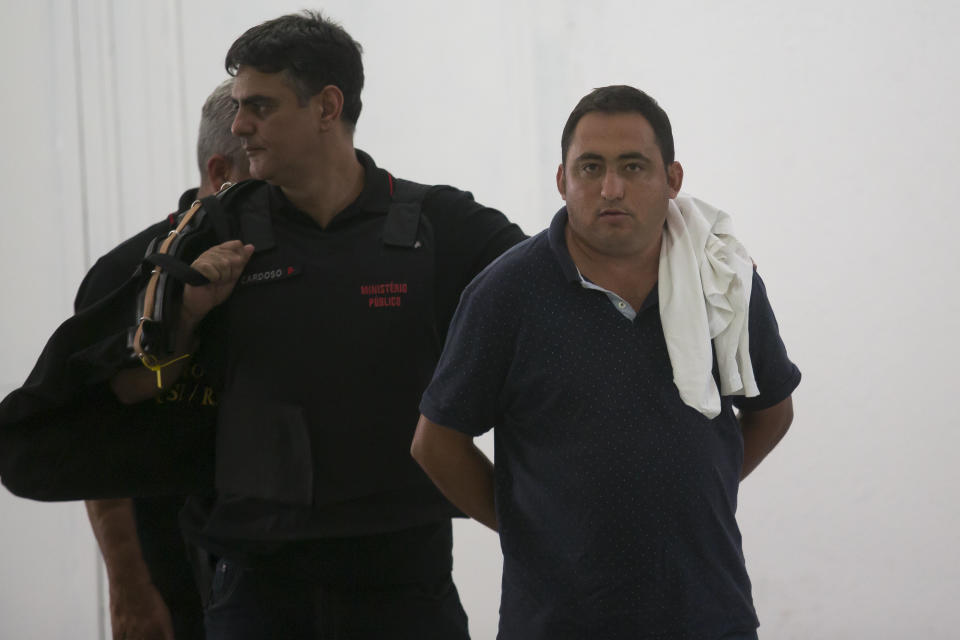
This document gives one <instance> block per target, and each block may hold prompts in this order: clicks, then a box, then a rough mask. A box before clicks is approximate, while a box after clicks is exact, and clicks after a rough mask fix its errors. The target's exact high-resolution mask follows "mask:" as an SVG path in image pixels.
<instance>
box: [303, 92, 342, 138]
mask: <svg viewBox="0 0 960 640" xmlns="http://www.w3.org/2000/svg"><path fill="white" fill-rule="evenodd" d="M310 108H311V109H313V112H314V115H315V117H316V119H317V124H318V126H319V127H320V130H321V131H325V130H327V129H329V128H330V127H331V126H332V125H333V123H334V122H336V121H337V120H339V119H340V116H341V115H342V114H343V92H342V91H340V87H337V86H335V85H332V84H328V85H327V86H325V87H324V88H323V89H322V90H321V91H320V93H318V94H316V95H315V96H313V97H311V98H310Z"/></svg>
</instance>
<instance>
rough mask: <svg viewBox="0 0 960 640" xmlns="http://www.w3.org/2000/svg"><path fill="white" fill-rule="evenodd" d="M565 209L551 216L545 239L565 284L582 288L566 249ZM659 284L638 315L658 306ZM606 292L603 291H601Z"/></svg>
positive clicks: (584, 280) (575, 268) (578, 275)
mask: <svg viewBox="0 0 960 640" xmlns="http://www.w3.org/2000/svg"><path fill="white" fill-rule="evenodd" d="M566 231H567V208H566V207H562V208H561V209H560V210H559V211H557V213H556V214H555V215H554V216H553V220H552V221H551V222H550V229H549V230H548V231H547V238H548V239H549V240H550V249H551V250H552V251H553V255H554V257H555V258H556V259H557V262H558V263H559V265H560V270H561V271H563V275H564V278H566V280H567V282H575V283H577V284H578V285H581V286H582V283H584V282H588V281H587V280H586V279H585V278H584V277H583V275H582V274H581V273H580V269H578V268H577V265H576V264H574V262H573V258H571V257H570V249H569V248H568V247H567V233H566ZM658 289H659V283H658V284H655V285H654V286H653V289H652V290H651V291H650V293H649V295H647V297H646V299H645V300H644V301H643V304H642V305H641V306H640V308H639V309H636V310H635V311H637V312H638V313H640V312H643V311H646V310H647V309H649V308H650V307H652V306H654V305H658V304H659V299H660V298H659V291H658ZM603 290H604V291H606V290H605V289H603Z"/></svg>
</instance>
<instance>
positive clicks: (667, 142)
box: [560, 84, 673, 169]
mask: <svg viewBox="0 0 960 640" xmlns="http://www.w3.org/2000/svg"><path fill="white" fill-rule="evenodd" d="M594 111H599V112H600V113H639V114H640V115H642V116H643V117H644V118H646V120H647V122H649V123H650V126H651V127H652V128H653V135H654V138H655V139H656V141H657V146H658V147H659V148H660V155H661V157H662V158H663V167H664V168H665V169H666V168H667V167H669V166H670V165H671V164H673V129H671V128H670V118H668V117H667V112H666V111H664V110H663V109H661V108H660V105H659V104H657V101H656V100H654V99H653V98H651V97H650V96H648V95H647V94H645V93H644V92H643V91H640V89H635V88H633V87H630V86H627V85H623V84H617V85H613V86H609V87H600V88H598V89H594V90H593V91H591V92H590V93H588V94H587V95H585V96H584V97H583V98H581V99H580V102H578V103H577V106H575V107H574V108H573V111H571V112H570V117H569V118H567V124H565V125H564V126H563V134H562V135H561V136H560V153H561V162H562V163H563V165H564V166H566V165H567V150H568V149H569V148H570V140H571V139H573V131H574V129H576V128H577V123H578V122H580V119H581V118H583V116H585V115H587V114H588V113H592V112H594Z"/></svg>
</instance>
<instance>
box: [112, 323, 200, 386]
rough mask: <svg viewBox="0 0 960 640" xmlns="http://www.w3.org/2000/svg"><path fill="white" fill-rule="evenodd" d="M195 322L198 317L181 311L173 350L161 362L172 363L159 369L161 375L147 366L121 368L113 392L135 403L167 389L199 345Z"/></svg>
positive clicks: (114, 378)
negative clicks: (186, 315)
mask: <svg viewBox="0 0 960 640" xmlns="http://www.w3.org/2000/svg"><path fill="white" fill-rule="evenodd" d="M196 326H197V323H196V321H194V320H193V319H192V318H186V317H185V316H184V314H183V313H181V317H180V323H179V325H178V329H177V339H176V344H175V345H174V352H173V353H171V354H167V356H166V357H165V360H164V361H161V364H163V362H170V364H168V365H166V366H164V367H163V368H161V369H160V377H159V378H158V377H157V372H156V371H153V370H151V369H148V368H147V367H145V366H139V367H131V368H129V369H122V370H121V371H118V372H117V373H116V375H114V376H113V378H111V379H110V390H111V391H113V395H115V396H116V397H117V399H118V400H119V401H120V402H122V403H124V404H134V403H136V402H141V401H143V400H148V399H150V398H152V397H154V396H156V395H157V394H158V393H160V392H161V391H164V390H166V389H168V388H169V387H170V386H171V385H172V384H173V383H174V382H176V381H177V380H178V379H179V378H180V374H181V373H183V369H184V367H185V366H186V365H187V362H188V361H189V359H190V358H189V356H190V355H191V353H192V351H193V350H195V349H196V348H197V340H196V337H195V336H194V334H195V331H196ZM184 356H186V357H184ZM178 358H179V359H178Z"/></svg>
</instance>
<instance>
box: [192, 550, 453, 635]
mask: <svg viewBox="0 0 960 640" xmlns="http://www.w3.org/2000/svg"><path fill="white" fill-rule="evenodd" d="M206 630H207V639H208V640H281V639H283V640H299V639H304V640H308V639H309V640H387V639H391V640H392V639H396V640H431V639H436V640H468V639H469V632H468V629H467V616H466V613H465V612H464V610H463V607H462V606H461V604H460V597H459V595H458V594H457V589H456V587H455V586H454V584H453V581H452V580H451V579H450V576H449V574H448V575H447V576H446V577H445V578H443V579H441V580H438V581H432V582H414V583H401V584H377V585H369V586H362V585H349V586H344V585H322V584H315V583H311V582H310V581H305V580H301V579H296V578H294V579H291V578H290V576H289V574H279V573H276V572H271V571H269V570H264V569H259V568H250V567H243V566H240V565H239V564H237V563H235V562H231V561H229V560H225V559H221V560H219V561H218V562H217V564H216V567H215V570H214V576H213V583H212V585H211V590H210V601H209V604H208V606H207V609H206Z"/></svg>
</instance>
